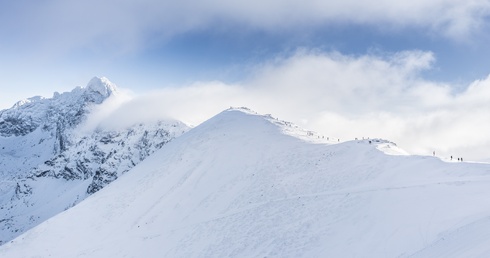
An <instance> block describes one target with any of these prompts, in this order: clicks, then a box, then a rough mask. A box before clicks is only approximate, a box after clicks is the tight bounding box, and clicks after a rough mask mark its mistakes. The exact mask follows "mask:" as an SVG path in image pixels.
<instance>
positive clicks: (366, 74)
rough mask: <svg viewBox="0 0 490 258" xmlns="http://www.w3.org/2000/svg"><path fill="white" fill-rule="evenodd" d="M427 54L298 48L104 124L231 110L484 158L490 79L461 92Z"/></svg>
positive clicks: (143, 102)
mask: <svg viewBox="0 0 490 258" xmlns="http://www.w3.org/2000/svg"><path fill="white" fill-rule="evenodd" d="M434 62H435V57H434V55H433V54H432V53H431V52H423V51H407V52H399V53H394V54H390V55H382V56H381V55H362V56H348V55H342V54H340V53H337V52H319V51H312V50H300V51H297V52H296V53H295V54H293V55H290V56H284V57H279V58H276V59H274V60H271V61H268V62H266V63H263V64H261V65H258V66H257V67H256V68H255V72H254V75H253V76H252V77H251V78H249V79H248V80H246V81H244V82H241V83H238V84H235V85H229V84H225V83H222V82H200V83H195V84H192V85H189V86H187V87H179V88H167V89H165V90H162V91H156V92H151V93H150V94H147V95H143V96H137V97H134V98H133V99H131V100H130V101H128V102H125V104H124V105H121V106H119V107H118V108H115V109H114V110H115V111H114V112H113V113H111V114H109V115H108V116H107V117H106V118H105V119H103V121H104V123H102V126H106V127H108V126H109V127H110V126H115V125H117V126H127V125H130V124H132V123H136V122H147V121H153V120H157V119H168V118H175V119H178V120H182V121H184V122H186V123H189V124H193V125H197V124H199V123H200V122H203V121H204V120H206V119H208V118H210V117H211V116H213V115H215V114H217V113H219V112H220V111H222V110H224V109H226V108H229V107H230V106H246V107H249V108H251V109H253V110H255V111H257V112H259V113H263V114H265V113H271V114H272V115H273V116H275V117H278V118H279V119H283V120H288V121H292V122H295V123H297V124H299V125H300V126H302V127H304V128H307V129H310V130H315V131H318V132H321V133H323V134H325V135H327V136H331V137H339V138H341V139H342V140H352V139H354V138H355V137H380V138H385V139H389V140H392V141H394V142H396V143H397V144H398V145H399V146H401V147H402V148H404V149H406V150H407V151H409V152H411V153H414V154H424V155H429V154H431V153H432V151H434V150H435V151H436V152H437V153H438V154H440V155H442V156H445V157H449V156H450V155H453V156H454V157H459V156H464V157H465V158H466V159H474V160H481V159H486V158H489V155H488V152H487V151H486V150H488V148H490V135H489V134H488V133H487V132H488V131H489V130H490V119H489V118H488V114H489V113H490V105H488V103H490V77H487V78H483V79H481V80H477V81H475V82H473V83H471V85H468V87H467V88H466V89H465V90H464V91H460V92H454V91H453V90H452V89H453V88H455V87H453V86H452V85H448V84H445V83H441V82H434V81H429V80H426V79H424V78H423V76H422V73H423V71H425V70H427V69H431V67H432V64H433V63H434Z"/></svg>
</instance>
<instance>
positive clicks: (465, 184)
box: [0, 109, 490, 257]
mask: <svg viewBox="0 0 490 258" xmlns="http://www.w3.org/2000/svg"><path fill="white" fill-rule="evenodd" d="M332 126H334V125H332ZM297 134H300V135H301V137H300V138H301V139H300V138H298V137H294V136H293V135H297ZM325 138H326V137H325ZM305 139H309V140H308V141H305ZM324 140H325V139H324V138H323V137H321V136H319V135H314V134H311V133H308V132H306V131H301V130H299V129H298V128H296V127H294V126H293V125H291V124H289V123H285V122H282V121H279V120H276V119H273V118H271V117H269V116H260V115H257V114H255V113H253V112H250V111H248V110H244V109H231V110H227V111H224V112H222V113H221V114H219V115H217V116H215V117H214V118H212V119H210V120H208V121H207V122H205V123H203V124H201V125H200V126H198V127H196V128H194V129H192V130H190V131H189V132H187V133H186V134H184V135H182V136H181V137H179V138H177V139H175V140H173V141H172V142H170V143H169V144H167V145H166V146H165V147H163V148H162V149H160V150H159V151H157V152H156V153H155V154H153V155H152V156H150V157H149V158H147V159H145V160H144V161H143V162H142V163H140V164H139V165H137V166H136V167H134V168H133V169H132V170H131V171H129V172H128V173H126V174H124V175H123V176H121V177H120V178H119V179H118V180H117V181H115V182H113V183H111V184H110V185H108V186H107V187H105V188H104V189H102V190H100V191H99V192H97V193H95V194H94V195H92V196H90V197H88V198H87V199H86V200H84V201H83V202H81V203H80V204H78V205H77V206H75V207H73V208H72V209H69V210H67V211H65V212H63V213H61V214H59V215H57V216H55V217H53V218H51V219H49V220H47V221H46V222H44V223H42V224H41V225H39V226H37V227H35V228H34V229H32V230H30V231H28V232H27V233H25V234H23V235H21V236H20V237H18V238H16V239H15V240H13V241H11V242H9V243H7V244H5V245H3V246H2V247H0V255H3V256H5V257H37V256H41V257H49V256H51V257H411V256H414V257H475V256H481V257H487V256H489V255H490V244H489V240H488V239H489V233H488V232H490V223H489V218H490V206H489V205H488V200H487V199H488V196H489V195H490V166H489V165H488V164H471V163H456V162H444V161H441V160H439V159H437V158H435V157H422V156H407V155H387V154H386V153H385V152H388V153H390V154H403V153H402V152H399V151H397V148H396V146H395V145H394V144H393V143H390V142H387V141H384V140H377V139H376V140H372V139H371V140H370V141H369V140H359V141H349V142H344V143H339V144H330V143H329V142H328V141H327V142H323V143H322V142H319V141H324ZM335 142H336V141H335Z"/></svg>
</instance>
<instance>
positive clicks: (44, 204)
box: [0, 77, 187, 244]
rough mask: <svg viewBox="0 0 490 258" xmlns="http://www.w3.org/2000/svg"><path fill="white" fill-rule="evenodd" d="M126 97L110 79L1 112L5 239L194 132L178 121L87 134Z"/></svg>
mask: <svg viewBox="0 0 490 258" xmlns="http://www.w3.org/2000/svg"><path fill="white" fill-rule="evenodd" d="M115 94H118V91H117V88H116V86H115V85H114V84H112V83H111V82H110V81H109V80H107V79H106V78H97V77H95V78H93V79H92V80H90V82H89V83H88V85H87V86H86V87H84V88H82V87H78V88H75V89H74V90H73V91H71V92H66V93H62V94H59V93H55V94H54V96H53V97H52V98H41V97H34V98H30V99H27V100H23V101H19V102H18V103H16V104H15V105H14V106H13V107H12V108H10V109H7V110H2V111H0V244H1V243H4V242H6V241H8V240H11V239H12V238H14V237H15V236H17V235H20V234H21V233H23V232H24V231H26V230H28V229H30V228H32V227H33V226H35V225H37V224H39V223H40V222H42V221H44V220H46V219H48V218H50V217H51V216H53V215H55V214H57V213H59V212H61V211H63V210H66V209H68V208H70V207H72V206H74V205H75V204H77V203H78V202H80V201H81V200H83V199H84V198H86V197H87V196H88V195H90V194H93V193H95V192H96V191H98V190H100V189H102V188H103V187H105V186H106V185H107V184H109V183H111V182H112V181H114V180H115V179H117V178H118V177H120V176H121V175H122V174H123V173H125V172H126V171H128V170H129V169H131V168H132V167H134V166H135V165H136V164H138V163H139V162H141V161H142V160H144V159H145V158H146V157H148V156H149V155H150V154H152V153H153V152H154V151H155V150H158V149H160V148H161V147H162V146H163V145H165V144H166V143H168V142H169V141H170V140H172V139H173V138H175V137H177V136H179V135H181V134H182V133H183V132H184V131H186V130H187V126H186V125H184V124H182V123H180V122H178V121H160V122H156V123H152V124H145V125H143V124H137V125H134V126H132V127H130V128H122V129H120V130H112V131H105V130H102V129H97V130H95V131H94V132H89V133H85V134H80V133H79V132H78V131H79V130H78V129H79V127H80V126H81V125H82V124H83V122H84V121H85V120H86V119H87V117H88V116H89V115H90V111H91V110H92V108H93V107H94V106H95V105H99V104H101V103H102V102H104V101H105V100H106V99H107V98H109V97H111V96H113V95H115Z"/></svg>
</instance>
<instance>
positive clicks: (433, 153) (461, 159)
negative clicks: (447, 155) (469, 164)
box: [432, 151, 463, 162]
mask: <svg viewBox="0 0 490 258" xmlns="http://www.w3.org/2000/svg"><path fill="white" fill-rule="evenodd" d="M432 156H434V157H435V156H436V151H433V152H432ZM451 160H453V155H451ZM458 161H461V162H463V158H458Z"/></svg>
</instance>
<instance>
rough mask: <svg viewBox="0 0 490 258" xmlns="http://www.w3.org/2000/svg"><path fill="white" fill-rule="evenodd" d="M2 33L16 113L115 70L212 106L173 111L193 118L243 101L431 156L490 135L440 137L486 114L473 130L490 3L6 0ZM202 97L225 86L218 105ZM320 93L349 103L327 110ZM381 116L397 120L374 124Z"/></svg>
mask: <svg viewBox="0 0 490 258" xmlns="http://www.w3.org/2000/svg"><path fill="white" fill-rule="evenodd" d="M0 35H1V37H0V57H1V58H0V108H2V109H3V108H8V107H10V106H11V105H12V104H14V103H15V102H16V101H17V100H20V99H22V98H26V97H30V96H33V95H42V96H46V97H50V96H51V95H52V93H53V92H54V91H60V92H61V91H69V90H71V89H72V88H74V87H75V86H84V85H85V84H86V83H87V82H88V81H89V80H90V79H91V78H92V77H93V76H106V77H108V78H109V79H110V80H111V81H113V82H115V83H116V84H117V85H118V86H119V87H122V88H126V89H129V90H131V91H132V92H134V93H135V94H136V95H138V96H142V97H141V98H145V94H153V95H158V94H155V92H159V93H162V92H165V94H167V95H166V96H179V98H182V99H181V101H180V102H181V103H194V104H192V105H193V107H194V108H195V109H199V110H206V112H204V113H202V114H201V113H199V112H197V113H199V116H194V115H191V114H189V113H192V109H190V110H189V111H188V113H179V114H172V115H173V116H179V117H178V118H180V119H183V120H187V121H189V122H191V123H199V122H200V121H202V120H204V119H206V118H208V117H209V116H210V115H212V114H214V112H219V110H220V109H221V108H223V107H226V106H227V105H238V104H240V105H247V106H250V107H251V108H254V109H257V110H258V111H259V112H265V113H273V114H277V115H278V116H281V117H282V118H284V119H288V120H292V121H293V122H297V123H300V124H302V125H303V126H305V127H308V128H311V129H316V130H318V131H322V132H325V133H329V134H338V135H339V136H343V137H352V136H354V135H356V136H357V135H359V134H361V133H363V132H360V131H355V130H354V131H349V132H346V130H345V128H346V127H347V128H350V127H352V125H355V126H360V127H362V128H370V130H368V131H366V134H368V133H369V134H371V135H372V134H378V135H379V136H381V137H384V138H390V139H393V140H396V141H397V142H399V141H400V139H401V138H403V137H402V135H404V136H406V135H414V136H413V137H414V138H417V139H419V138H423V140H420V142H417V146H411V145H410V144H406V143H405V145H406V146H408V149H411V150H412V151H414V152H417V153H422V152H424V151H428V150H429V149H432V148H434V149H435V148H440V149H442V151H443V152H447V153H450V152H456V151H455V150H458V151H460V152H464V153H467V152H468V150H467V149H469V148H470V147H468V146H474V148H472V149H478V150H480V149H484V147H485V146H486V144H487V142H489V143H490V139H486V138H477V139H474V140H473V141H474V143H472V144H467V141H466V142H459V143H458V144H442V143H443V142H448V141H450V140H449V139H448V138H444V137H442V138H441V139H438V140H437V141H435V140H434V138H438V137H434V135H432V132H437V133H438V134H437V135H442V134H445V133H440V132H438V131H435V130H433V128H438V126H442V125H441V124H445V123H446V122H449V121H451V120H454V119H455V118H454V117H451V115H449V116H444V115H441V114H442V113H448V114H449V113H450V114H454V112H452V110H465V112H463V113H461V114H460V115H461V116H464V117H466V116H465V115H466V114H467V113H468V112H470V113H472V111H473V110H476V111H475V113H474V114H475V115H474V119H475V120H471V121H466V120H465V125H461V128H465V129H464V130H466V131H468V130H469V131H475V130H478V131H479V129H476V128H477V127H478V125H477V123H480V127H481V123H482V118H481V116H483V113H482V114H480V113H479V112H483V111H485V110H486V106H485V108H484V109H482V106H481V105H483V104H481V103H485V101H486V99H483V100H480V99H477V97H474V98H475V99H473V97H470V95H471V96H480V97H481V96H487V95H486V94H487V93H486V89H487V88H488V87H490V86H489V85H490V79H488V75H489V74H490V65H489V64H488V60H490V48H489V47H488V46H489V45H490V2H489V1H488V0H473V1H463V0H433V1H418V0H416V1H415V0H414V1H410V2H406V3H396V2H395V1H384V0H371V1H355V0H345V1H341V2H338V1H291V0H285V1H284V0H283V1H279V0H265V1H264V0H262V1H255V0H250V1H242V2H230V1H223V0H205V1H179V2H173V1H157V0H141V1H115V0H106V1H103V2H101V1H95V0H87V1H61V0H44V1H29V0H21V1H1V2H0ZM326 75H328V76H326ZM272 84H274V85H272ZM475 84H476V85H478V86H477V87H476V86H475V87H472V85H475ZM379 85H383V86H382V87H381V86H379ZM472 88H477V89H476V90H475V89H473V90H471V89H472ZM207 90H209V91H207ZM232 91H234V92H233V93H232ZM242 91H244V92H246V93H243V92H242ZM183 92H185V93H186V94H187V95H188V96H190V97H186V96H185V95H186V94H183ZM238 92H240V94H239V93H238ZM251 92H255V94H259V93H260V94H259V95H253V94H251ZM304 92H309V94H303V93H304ZM474 92H477V93H474ZM198 93H199V94H202V95H205V96H208V95H207V94H209V93H214V95H213V96H209V98H207V99H205V101H204V100H203V97H202V96H201V95H199V94H198ZM285 93H288V94H285ZM247 94H249V96H248V98H239V97H238V95H240V96H244V95H247ZM281 94H282V95H281ZM319 94H326V95H329V96H326V97H325V99H331V101H332V103H333V102H335V100H338V99H342V100H345V101H343V102H342V103H344V104H342V103H340V102H339V103H337V104H332V105H326V104H325V103H323V99H322V98H318V95H319ZM330 94H337V95H334V96H330ZM279 95H281V96H282V98H283V100H284V101H283V102H276V100H275V98H274V96H279ZM159 96H160V95H159ZM166 96H162V97H161V99H153V101H155V102H161V101H162V99H167V98H168V97H166ZM216 96H221V98H218V97H216ZM289 98H292V99H295V101H293V102H294V103H295V105H291V104H290V101H288V100H289ZM431 98H432V99H433V100H432V101H431V100H430V99H431ZM167 100H168V99H167ZM231 100H235V102H233V101H231ZM354 100H357V102H356V101H354ZM488 100H489V102H488V103H490V94H488ZM261 101H262V102H261ZM135 103H139V102H138V101H135ZM216 103H219V104H216ZM265 103H274V104H265ZM471 103H473V104H471ZM475 103H476V104H475ZM199 105H205V106H206V108H202V107H201V106H199ZM461 105H462V106H461ZM470 107H471V108H470ZM152 108H155V109H161V108H163V107H152ZM166 108H170V107H166ZM181 109H182V110H184V109H185V108H181ZM470 110H471V111H470ZM482 110H483V111H482ZM472 114H473V113H472ZM480 115H481V116H480ZM320 117H323V119H320ZM373 117H376V119H378V120H379V123H381V124H385V123H393V124H392V125H391V127H389V128H388V129H383V128H379V127H377V126H376V125H370V124H369V123H370V122H369V121H374V120H372V119H374V118H373ZM383 117H385V118H386V117H389V118H390V121H388V122H386V121H385V120H383V119H382V118H383ZM370 119H371V120H370ZM376 119H375V120H376ZM446 119H447V120H446ZM460 120H464V119H460ZM487 120H488V119H487ZM393 121H397V122H396V123H395V122H393ZM436 121H439V123H436ZM440 121H442V122H440ZM484 122H485V123H486V120H485V118H484ZM327 123H337V124H339V126H338V129H337V130H333V129H328V128H327V127H328V126H326V124H327ZM366 123H368V124H366ZM341 124H342V125H343V126H344V127H342V126H340V125H341ZM488 124H489V127H490V121H488ZM403 126H405V127H410V128H415V129H413V130H411V131H410V130H408V131H407V129H403V130H402V129H400V128H402V127H403ZM371 127H372V128H371ZM454 128H460V127H458V126H455V127H454ZM417 130H418V131H417ZM461 130H463V129H458V130H456V129H454V132H453V133H452V134H449V135H448V136H447V137H450V138H451V137H452V138H454V137H459V136H461V135H465V134H464V133H461ZM422 131H427V134H426V135H424V136H421V137H415V135H417V133H421V132H422ZM459 134H461V135H459ZM473 134H474V133H473ZM456 135H458V136H456ZM414 138H410V139H405V140H403V139H401V142H403V143H404V142H413V141H414ZM452 138H451V139H452ZM431 139H432V140H431ZM441 145H444V147H441ZM420 146H423V147H420ZM419 147H420V148H419Z"/></svg>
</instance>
